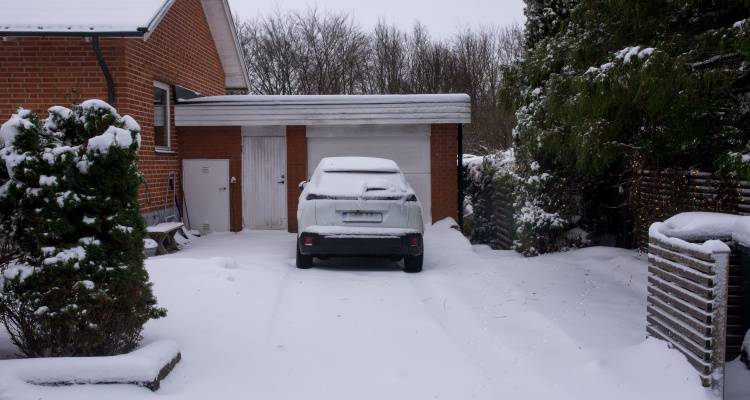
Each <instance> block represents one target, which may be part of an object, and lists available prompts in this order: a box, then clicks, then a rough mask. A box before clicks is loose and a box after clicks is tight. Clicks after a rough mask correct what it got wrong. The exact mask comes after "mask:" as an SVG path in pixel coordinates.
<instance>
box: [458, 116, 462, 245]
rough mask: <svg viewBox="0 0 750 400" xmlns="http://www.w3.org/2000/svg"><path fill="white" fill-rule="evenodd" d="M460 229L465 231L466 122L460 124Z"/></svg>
mask: <svg viewBox="0 0 750 400" xmlns="http://www.w3.org/2000/svg"><path fill="white" fill-rule="evenodd" d="M457 153H458V154H457V155H458V166H457V168H458V230H460V231H461V232H463V231H464V180H463V172H464V124H458V152H457Z"/></svg>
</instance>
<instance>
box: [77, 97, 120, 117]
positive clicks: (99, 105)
mask: <svg viewBox="0 0 750 400" xmlns="http://www.w3.org/2000/svg"><path fill="white" fill-rule="evenodd" d="M81 108H82V109H84V110H106V111H109V112H110V113H112V114H114V115H117V110H115V108H114V107H112V106H111V105H109V103H107V102H106V101H104V100H99V99H89V100H86V101H84V102H83V103H81Z"/></svg>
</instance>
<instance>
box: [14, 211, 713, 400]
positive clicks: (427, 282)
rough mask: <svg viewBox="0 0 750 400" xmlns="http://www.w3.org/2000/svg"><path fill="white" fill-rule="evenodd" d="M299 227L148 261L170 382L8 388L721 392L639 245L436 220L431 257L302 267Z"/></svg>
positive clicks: (43, 393)
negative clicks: (659, 291) (474, 233)
mask: <svg viewBox="0 0 750 400" xmlns="http://www.w3.org/2000/svg"><path fill="white" fill-rule="evenodd" d="M294 240H295V238H294V235H292V234H287V233H282V232H258V231H255V232H246V233H240V234H213V235H209V236H208V237H206V238H202V239H198V240H197V241H196V242H194V243H193V245H192V247H191V248H189V249H186V250H183V251H181V252H179V253H176V254H173V255H169V256H162V257H156V258H151V259H149V260H148V262H147V265H148V270H149V272H150V274H151V278H152V280H153V282H154V285H155V291H156V294H157V296H158V299H159V302H160V304H161V305H163V306H165V307H167V308H168V309H169V315H168V317H167V318H164V319H161V320H157V321H153V322H150V323H149V324H148V325H147V327H146V330H145V339H144V342H146V343H148V342H152V341H154V340H157V339H163V338H171V339H175V340H176V341H177V342H178V343H179V344H180V347H181V349H182V354H183V360H182V362H181V363H180V364H178V366H177V367H176V369H175V370H174V371H173V372H172V374H171V375H170V376H169V377H168V378H167V379H166V380H165V381H164V382H163V385H162V389H161V390H159V391H158V392H156V393H151V392H149V391H148V390H146V389H142V388H137V387H129V386H76V387H56V388H50V387H39V386H31V385H26V384H23V385H10V386H7V387H5V389H0V398H13V399H15V398H30V399H31V398H33V399H38V398H76V399H83V398H91V399H102V398H107V399H120V398H122V399H125V398H127V399H138V398H181V399H202V400H203V399H240V398H247V399H263V400H271V399H289V400H292V399H326V400H335V399H347V400H349V399H378V400H382V399H409V400H416V399H456V400H464V399H577V400H580V399H603V398H606V399H650V398H653V399H660V400H663V399H681V400H688V399H704V398H706V393H707V392H706V391H705V390H704V389H702V388H701V386H700V383H699V380H698V378H697V376H696V374H695V373H694V372H693V370H692V369H691V368H690V367H689V365H688V364H687V362H686V361H685V360H684V358H683V357H682V356H681V355H680V354H679V353H677V352H676V351H673V350H669V349H667V347H666V345H665V344H663V343H661V342H658V341H656V340H645V333H644V332H645V329H644V324H645V305H644V302H645V273H646V269H645V265H646V264H645V261H644V259H643V257H640V256H638V255H637V254H636V253H635V252H632V251H626V250H618V249H610V248H590V249H584V250H578V251H572V252H568V253H562V254H557V255H550V256H542V257H537V258H531V259H524V258H521V257H520V256H518V255H517V254H515V253H513V252H503V251H491V250H489V249H487V248H485V247H480V246H474V247H472V246H471V245H470V244H468V242H467V241H466V240H465V239H464V238H463V237H462V236H461V235H460V234H459V233H458V232H456V231H455V230H452V229H450V228H448V226H447V223H446V222H442V223H439V224H438V225H437V226H435V227H433V228H431V229H430V230H428V232H427V234H426V238H425V245H426V258H425V269H424V271H423V272H422V273H420V274H405V273H403V272H401V271H399V270H398V266H397V265H396V264H395V263H391V262H388V261H377V262H376V265H375V266H373V265H372V262H371V261H358V260H344V261H341V260H339V261H335V260H334V261H329V262H327V263H326V265H325V266H322V267H316V268H313V269H311V270H298V269H296V268H295V267H294V260H293V258H294ZM9 346H10V345H9V344H8V343H7V338H5V337H4V336H0V352H2V351H7V349H8V348H9ZM1 362H2V361H0V363H1ZM0 387H2V383H0ZM3 396H5V397H3Z"/></svg>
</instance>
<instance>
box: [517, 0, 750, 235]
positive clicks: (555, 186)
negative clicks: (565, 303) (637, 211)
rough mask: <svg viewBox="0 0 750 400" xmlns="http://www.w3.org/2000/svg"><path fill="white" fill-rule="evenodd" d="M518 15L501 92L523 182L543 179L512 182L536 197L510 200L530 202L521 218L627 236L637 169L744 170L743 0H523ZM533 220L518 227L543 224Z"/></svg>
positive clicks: (748, 85) (747, 83)
mask: <svg viewBox="0 0 750 400" xmlns="http://www.w3.org/2000/svg"><path fill="white" fill-rule="evenodd" d="M526 15H527V24H526V43H527V46H528V49H527V52H526V56H525V59H524V60H522V61H521V62H520V63H518V64H516V65H514V66H513V67H512V68H510V69H509V70H508V71H507V73H505V74H504V84H503V92H504V94H505V95H506V97H507V98H508V100H509V101H508V104H510V105H511V106H512V107H514V108H515V109H516V117H517V120H518V125H517V127H516V130H515V136H514V140H515V144H516V146H517V158H518V164H519V169H520V170H521V174H522V175H523V178H525V179H522V182H528V181H529V178H532V177H533V176H541V175H540V174H547V175H546V176H548V177H551V178H550V179H548V182H550V184H549V185H543V184H539V183H538V182H536V181H534V182H533V184H532V185H526V186H525V187H521V188H520V190H523V191H525V195H528V196H527V197H528V198H530V199H533V200H534V202H535V203H536V205H534V204H529V203H527V202H523V201H521V202H520V203H519V210H520V209H521V208H523V207H525V206H529V207H532V208H533V207H536V208H535V209H534V212H531V213H526V216H529V215H534V214H538V215H544V214H542V212H544V213H547V214H553V215H554V214H556V215H557V216H558V217H559V218H560V221H562V222H563V225H564V228H563V229H569V228H572V227H574V226H578V227H582V228H583V229H585V230H587V231H593V232H595V233H597V234H600V235H601V234H617V235H619V237H620V238H621V241H620V244H629V242H628V241H627V239H628V237H627V233H628V232H627V229H626V231H625V232H623V231H622V230H621V229H622V227H623V226H626V225H627V219H628V215H629V211H628V210H627V198H626V196H625V195H626V192H627V185H628V182H629V176H631V174H632V173H633V172H634V171H636V170H637V169H639V168H650V169H662V168H667V167H669V168H673V169H687V168H699V169H704V170H712V171H720V172H724V173H727V174H729V175H733V176H735V175H738V174H740V175H743V174H744V175H745V177H747V176H750V161H748V160H750V157H747V156H745V157H743V154H746V153H750V149H749V148H748V140H750V75H749V74H750V68H748V65H750V22H748V20H747V18H748V17H750V8H749V7H747V2H746V1H739V0H737V1H721V2H716V1H709V0H689V1H684V0H680V1H678V0H668V1H659V2H654V1H648V0H633V1H584V0H527V1H526ZM533 163H536V164H534V165H536V166H538V167H539V169H538V170H534V169H532V168H531V165H532V164H533ZM553 182H554V183H553ZM520 197H524V196H520ZM527 208H528V207H527ZM517 215H518V217H523V216H524V215H523V213H520V211H519V213H518V214H517ZM535 226H536V225H535V223H532V224H531V225H529V226H528V227H527V228H528V229H529V230H527V233H528V232H532V231H538V232H541V231H544V230H547V229H549V225H546V224H544V223H539V224H538V226H536V227H535ZM546 236H547V235H537V234H533V235H531V237H539V238H543V237H546ZM533 241H534V240H532V241H530V242H529V243H532V242H533ZM529 246H533V247H534V248H535V249H539V248H542V247H543V246H541V243H540V244H539V245H531V244H528V245H525V246H522V247H529Z"/></svg>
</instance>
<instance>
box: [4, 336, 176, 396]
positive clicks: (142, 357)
mask: <svg viewBox="0 0 750 400" xmlns="http://www.w3.org/2000/svg"><path fill="white" fill-rule="evenodd" d="M178 353H179V348H178V346H177V343H175V342H174V341H171V340H161V341H157V342H153V343H150V344H148V345H146V346H143V347H142V348H140V349H138V350H135V351H133V352H131V353H128V354H122V355H118V356H110V357H50V358H26V359H17V360H4V361H0V376H1V377H2V382H3V384H4V385H3V386H15V387H16V388H18V387H19V386H20V387H29V386H27V385H24V382H26V383H31V384H50V383H54V382H75V383H77V384H85V383H96V382H109V383H129V382H150V381H153V380H154V379H155V378H156V377H157V376H158V375H159V371H160V370H161V368H163V367H164V366H165V365H166V364H167V363H169V362H170V361H172V359H174V358H175V357H176V356H177V354H178ZM105 387H109V388H110V390H113V391H114V392H115V393H116V392H118V391H119V392H121V391H123V390H125V393H130V395H137V394H139V393H140V395H141V396H143V395H144V394H146V393H150V392H149V391H148V390H135V391H128V390H127V388H123V387H118V386H113V385H104V386H100V387H97V388H93V387H86V386H74V387H67V388H59V389H61V390H54V389H52V393H55V392H57V393H58V395H60V394H62V393H64V392H66V391H69V390H65V389H73V391H76V390H82V391H84V392H89V393H91V390H93V391H94V392H97V389H98V390H102V389H104V388H105ZM29 388H33V389H32V391H33V390H42V391H44V390H50V388H46V389H45V388H44V387H36V388H35V387H33V386H31V387H29ZM130 389H136V388H132V387H131V388H130ZM105 390H106V389H105ZM93 396H95V397H96V396H97V395H96V394H93ZM24 397H26V396H24ZM52 397H56V398H59V397H58V396H55V395H53V396H52ZM104 397H107V398H111V397H110V396H106V395H105V396H104ZM127 397H128V396H127V395H125V397H124V398H127ZM66 398H67V397H66ZM100 398H101V397H100Z"/></svg>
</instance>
